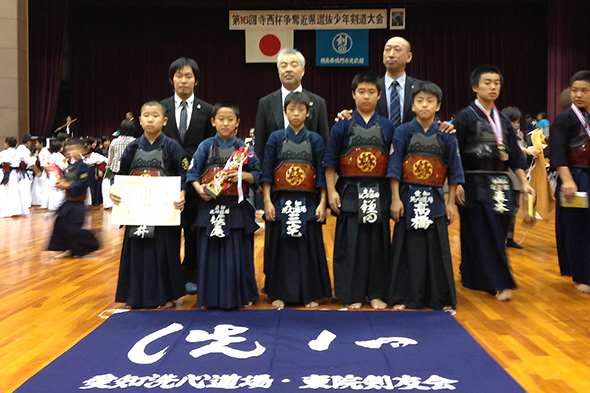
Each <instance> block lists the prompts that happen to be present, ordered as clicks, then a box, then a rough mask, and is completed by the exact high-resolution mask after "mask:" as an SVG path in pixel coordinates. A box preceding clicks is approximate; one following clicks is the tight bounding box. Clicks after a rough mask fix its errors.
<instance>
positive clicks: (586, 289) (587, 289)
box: [574, 283, 590, 293]
mask: <svg viewBox="0 0 590 393" xmlns="http://www.w3.org/2000/svg"><path fill="white" fill-rule="evenodd" d="M574 287H575V288H576V289H577V290H578V291H580V292H583V293H590V285H586V284H580V283H575V284H574Z"/></svg>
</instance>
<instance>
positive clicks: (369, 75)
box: [351, 71, 381, 93]
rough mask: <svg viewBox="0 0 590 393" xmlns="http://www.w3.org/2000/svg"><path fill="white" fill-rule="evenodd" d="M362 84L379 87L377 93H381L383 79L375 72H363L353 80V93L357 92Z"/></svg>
mask: <svg viewBox="0 0 590 393" xmlns="http://www.w3.org/2000/svg"><path fill="white" fill-rule="evenodd" d="M361 83H372V84H374V85H375V86H377V93H381V78H380V77H379V75H377V74H375V73H374V72H373V71H363V72H360V73H358V74H356V75H355V76H354V78H352V86H351V88H352V91H356V88H357V87H358V86H359V85H360V84H361Z"/></svg>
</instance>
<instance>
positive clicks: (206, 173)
mask: <svg viewBox="0 0 590 393" xmlns="http://www.w3.org/2000/svg"><path fill="white" fill-rule="evenodd" d="M239 148H240V146H239V145H238V143H237V142H236V143H235V145H234V146H232V147H229V148H227V149H222V148H220V147H219V143H218V142H217V140H213V144H212V145H211V147H210V148H209V154H208V156H207V161H206V162H205V168H204V169H203V172H202V173H201V184H207V183H211V182H212V181H213V179H214V178H215V176H216V175H217V174H218V172H220V171H221V170H222V169H223V168H224V167H225V164H226V162H227V160H229V157H230V156H231V155H232V153H233V152H234V151H236V150H238V149H239ZM242 190H243V193H244V195H248V192H249V189H248V183H246V182H245V181H242ZM223 195H225V196H228V195H232V196H233V195H236V196H237V195H238V184H237V183H234V184H232V185H231V186H229V187H228V188H227V189H226V190H224V191H222V192H221V194H220V196H223Z"/></svg>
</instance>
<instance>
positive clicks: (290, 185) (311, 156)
mask: <svg viewBox="0 0 590 393" xmlns="http://www.w3.org/2000/svg"><path fill="white" fill-rule="evenodd" d="M310 101H311V99H310V97H309V96H308V95H307V94H306V93H302V92H301V93H300V92H293V93H290V94H289V95H288V96H287V97H286V98H285V113H286V114H287V119H288V120H289V126H288V127H287V128H286V129H284V130H279V131H275V132H273V133H272V134H271V135H270V138H269V139H268V142H267V144H266V148H265V153H264V157H265V159H264V166H263V170H262V177H261V181H262V186H263V191H264V215H265V218H266V239H265V245H264V271H265V273H266V283H265V286H264V288H265V290H266V294H267V295H268V297H269V298H270V299H271V301H272V305H273V306H274V307H278V308H282V307H284V306H285V302H287V303H303V304H305V306H306V307H317V306H318V300H320V299H323V298H326V297H331V295H332V290H331V284H330V274H329V272H328V264H327V262H326V252H325V250H324V239H323V235H322V224H323V223H324V221H325V220H326V188H325V186H326V179H325V176H324V170H323V168H322V161H323V159H324V150H325V148H324V141H323V140H322V137H321V136H320V135H318V134H317V133H315V132H310V131H308V130H307V128H305V119H306V118H307V117H308V116H309V108H310Z"/></svg>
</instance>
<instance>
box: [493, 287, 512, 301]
mask: <svg viewBox="0 0 590 393" xmlns="http://www.w3.org/2000/svg"><path fill="white" fill-rule="evenodd" d="M496 299H498V300H499V301H501V302H507V301H509V300H511V299H512V292H511V291H510V289H502V290H501V291H496Z"/></svg>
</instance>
